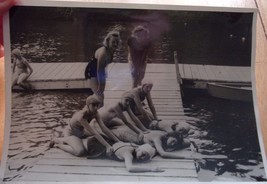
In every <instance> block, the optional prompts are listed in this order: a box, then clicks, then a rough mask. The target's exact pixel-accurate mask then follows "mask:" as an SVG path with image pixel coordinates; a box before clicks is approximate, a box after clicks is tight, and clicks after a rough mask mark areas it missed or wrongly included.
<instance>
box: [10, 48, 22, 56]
mask: <svg viewBox="0 0 267 184" xmlns="http://www.w3.org/2000/svg"><path fill="white" fill-rule="evenodd" d="M12 54H13V55H15V56H21V51H20V50H19V49H14V50H12Z"/></svg>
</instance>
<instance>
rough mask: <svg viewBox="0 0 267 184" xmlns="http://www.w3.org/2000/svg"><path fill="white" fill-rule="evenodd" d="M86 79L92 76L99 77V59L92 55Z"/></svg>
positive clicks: (86, 70)
mask: <svg viewBox="0 0 267 184" xmlns="http://www.w3.org/2000/svg"><path fill="white" fill-rule="evenodd" d="M84 76H85V79H91V77H97V59H96V58H95V57H92V58H91V60H90V61H89V62H88V64H87V66H86V69H85V72H84Z"/></svg>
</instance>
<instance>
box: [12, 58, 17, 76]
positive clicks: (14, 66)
mask: <svg viewBox="0 0 267 184" xmlns="http://www.w3.org/2000/svg"><path fill="white" fill-rule="evenodd" d="M16 65H17V62H16V60H15V61H14V65H13V68H12V71H13V73H14V72H15V69H16Z"/></svg>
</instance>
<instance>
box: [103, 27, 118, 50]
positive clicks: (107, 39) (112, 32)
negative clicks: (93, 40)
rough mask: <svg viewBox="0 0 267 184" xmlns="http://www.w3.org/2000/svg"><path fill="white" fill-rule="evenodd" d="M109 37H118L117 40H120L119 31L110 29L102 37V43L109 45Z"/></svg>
mask: <svg viewBox="0 0 267 184" xmlns="http://www.w3.org/2000/svg"><path fill="white" fill-rule="evenodd" d="M111 37H115V38H118V40H119V42H120V32H119V31H110V32H108V34H107V35H106V37H105V38H104V41H103V43H102V44H103V45H104V46H105V47H108V46H109V40H110V38H111Z"/></svg>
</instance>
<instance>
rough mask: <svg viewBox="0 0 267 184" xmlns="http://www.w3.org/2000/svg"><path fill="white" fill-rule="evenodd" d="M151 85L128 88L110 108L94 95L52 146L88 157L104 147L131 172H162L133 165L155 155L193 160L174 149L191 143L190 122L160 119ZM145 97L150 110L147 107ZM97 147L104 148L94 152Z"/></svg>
mask: <svg viewBox="0 0 267 184" xmlns="http://www.w3.org/2000/svg"><path fill="white" fill-rule="evenodd" d="M152 87H153V84H152V83H145V84H143V85H141V86H139V87H136V88H133V89H131V90H129V91H126V92H124V93H123V94H122V96H121V99H120V100H118V102H117V103H116V104H114V105H113V106H110V107H109V108H105V107H102V108H101V109H99V106H100V105H101V99H100V98H99V97H98V96H97V95H95V94H94V95H91V96H89V97H88V98H87V99H86V104H85V106H84V108H83V109H82V110H80V111H78V112H76V113H74V115H73V116H72V118H71V119H70V121H69V124H68V126H67V127H66V129H65V135H64V137H56V138H53V139H52V140H51V142H50V147H56V148H59V149H62V150H64V151H66V152H68V153H71V154H73V155H75V156H84V155H85V156H88V158H92V157H97V156H99V155H100V154H103V150H105V154H106V156H108V157H111V158H115V159H117V160H124V162H125V165H126V168H127V170H128V171H129V172H160V171H163V170H161V169H159V168H157V167H155V168H152V167H150V168H146V167H137V166H134V165H133V164H132V162H133V160H137V161H142V162H147V161H150V160H151V159H152V158H153V157H154V156H155V155H156V154H159V155H160V156H161V157H163V158H178V159H192V158H191V157H190V156H188V157H184V156H180V155H179V154H177V153H176V152H172V151H174V150H177V149H183V148H185V147H189V146H190V142H189V141H188V140H186V136H187V135H188V133H189V131H190V126H189V124H186V123H185V122H181V123H179V122H176V123H171V122H164V121H162V120H159V119H158V117H157V113H156V110H155V107H154V105H153V102H152V98H151V94H150V92H151V89H152ZM145 100H146V101H147V105H148V107H149V111H148V110H147V109H144V108H145V106H144V101H145ZM98 109H99V110H98ZM192 144H194V143H193V142H192ZM194 146H195V145H194ZM195 148H196V147H195ZM97 149H98V150H102V151H100V152H99V154H98V155H92V152H95V151H96V150H97Z"/></svg>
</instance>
